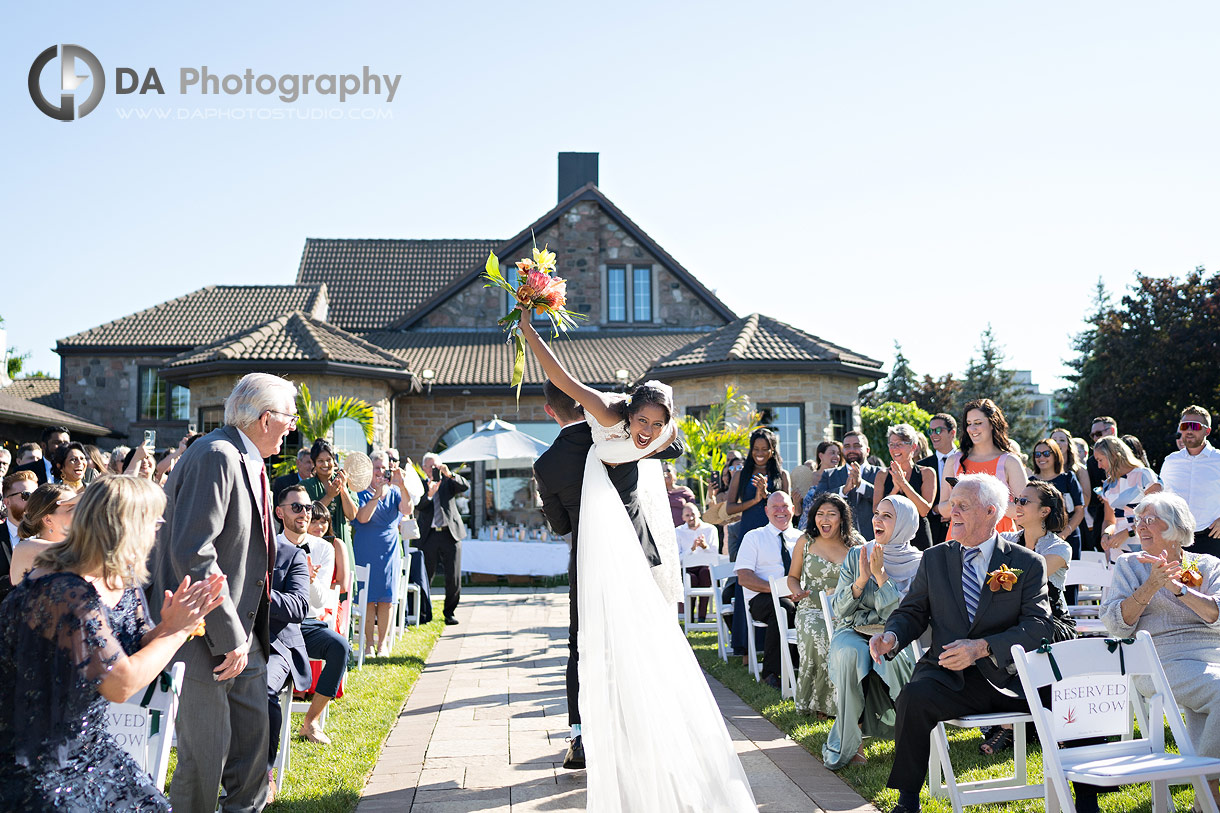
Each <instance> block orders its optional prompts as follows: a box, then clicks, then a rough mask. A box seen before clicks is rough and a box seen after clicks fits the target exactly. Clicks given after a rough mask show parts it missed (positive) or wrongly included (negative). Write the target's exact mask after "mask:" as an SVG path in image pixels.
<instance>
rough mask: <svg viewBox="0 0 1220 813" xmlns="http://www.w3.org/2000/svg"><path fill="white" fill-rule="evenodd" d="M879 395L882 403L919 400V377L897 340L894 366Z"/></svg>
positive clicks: (908, 402)
mask: <svg viewBox="0 0 1220 813" xmlns="http://www.w3.org/2000/svg"><path fill="white" fill-rule="evenodd" d="M879 397H880V401H881V402H882V403H886V402H889V403H895V404H914V403H916V402H917V401H918V400H919V378H918V377H917V376H916V375H915V371H914V370H912V369H911V363H910V362H909V361H907V357H906V356H904V355H903V354H902V345H900V344H898V342H897V341H895V342H894V368H893V369H892V370H890V374H889V376H888V377H887V378H886V379H885V386H884V387H883V388H882V389H881V392H880V393H879Z"/></svg>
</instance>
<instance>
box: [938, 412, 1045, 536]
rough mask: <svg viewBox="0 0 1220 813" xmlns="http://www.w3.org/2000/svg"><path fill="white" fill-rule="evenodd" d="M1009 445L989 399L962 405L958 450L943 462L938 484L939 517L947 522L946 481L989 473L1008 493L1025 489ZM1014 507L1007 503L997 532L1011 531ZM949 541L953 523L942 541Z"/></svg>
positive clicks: (1000, 417) (1004, 424)
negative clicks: (1006, 488)
mask: <svg viewBox="0 0 1220 813" xmlns="http://www.w3.org/2000/svg"><path fill="white" fill-rule="evenodd" d="M1014 451H1015V450H1014V449H1013V446H1012V442H1011V441H1009V439H1008V421H1006V420H1005V419H1004V413H1003V412H1002V411H1001V410H1000V408H999V407H998V406H996V404H995V402H994V401H992V400H991V399H990V398H978V399H975V400H973V401H970V402H969V403H968V404H966V407H965V409H963V410H962V422H961V434H960V435H959V437H958V451H957V452H956V453H954V454H953V455H952V456H951V457H950V458H949V459H948V460H946V461H945V472H944V474H945V479H944V480H943V481H942V482H941V486H940V498H941V502H940V504H939V505H938V506H937V507H936V509H937V510H938V511H940V515H941V516H942V517H944V518H945V519H946V520H948V519H949V497H950V495H952V494H953V485H952V483H951V482H950V480H949V478H953V481H954V482H956V480H957V478H958V477H961V476H962V475H963V474H990V475H991V476H992V477H996V478H998V479H999V480H1000V482H1002V483H1004V484H1005V485H1007V486H1008V493H1009V495H1010V497H1011V496H1012V495H1016V494H1020V493H1021V490H1022V489H1023V488H1025V484H1026V482H1028V479H1029V478H1028V477H1027V476H1026V474H1025V466H1023V465H1022V464H1021V459H1020V458H1019V457H1017V455H1016V454H1014ZM1013 509H1014V506H1013V504H1012V503H1011V502H1010V503H1009V505H1008V511H1007V513H1006V514H1005V515H1004V517H1003V518H1002V519H1000V524H999V525H997V526H996V530H997V531H1011V530H1014V529H1015V528H1016V523H1015V521H1014V520H1013ZM952 538H953V523H952V522H950V523H949V533H948V535H947V536H946V539H952Z"/></svg>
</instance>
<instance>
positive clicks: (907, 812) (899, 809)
mask: <svg viewBox="0 0 1220 813" xmlns="http://www.w3.org/2000/svg"><path fill="white" fill-rule="evenodd" d="M890 813H919V808H918V807H917V808H915V809H913V810H912V809H911V808H909V807H907V806H906V805H904V804H896V805H894V806H893V807H892V808H891V809H890Z"/></svg>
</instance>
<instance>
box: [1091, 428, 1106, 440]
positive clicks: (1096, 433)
mask: <svg viewBox="0 0 1220 813" xmlns="http://www.w3.org/2000/svg"><path fill="white" fill-rule="evenodd" d="M1105 435H1106V430H1104V429H1102V430H1101V431H1100V432H1094V433H1093V436H1092V437H1093V440H1097V439H1098V438H1101V437H1105Z"/></svg>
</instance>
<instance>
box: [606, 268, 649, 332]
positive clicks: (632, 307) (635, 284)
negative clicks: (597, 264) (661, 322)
mask: <svg viewBox="0 0 1220 813" xmlns="http://www.w3.org/2000/svg"><path fill="white" fill-rule="evenodd" d="M652 288H653V285H652V266H651V265H608V266H606V321H607V322H651V321H652V310H653V309H652Z"/></svg>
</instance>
